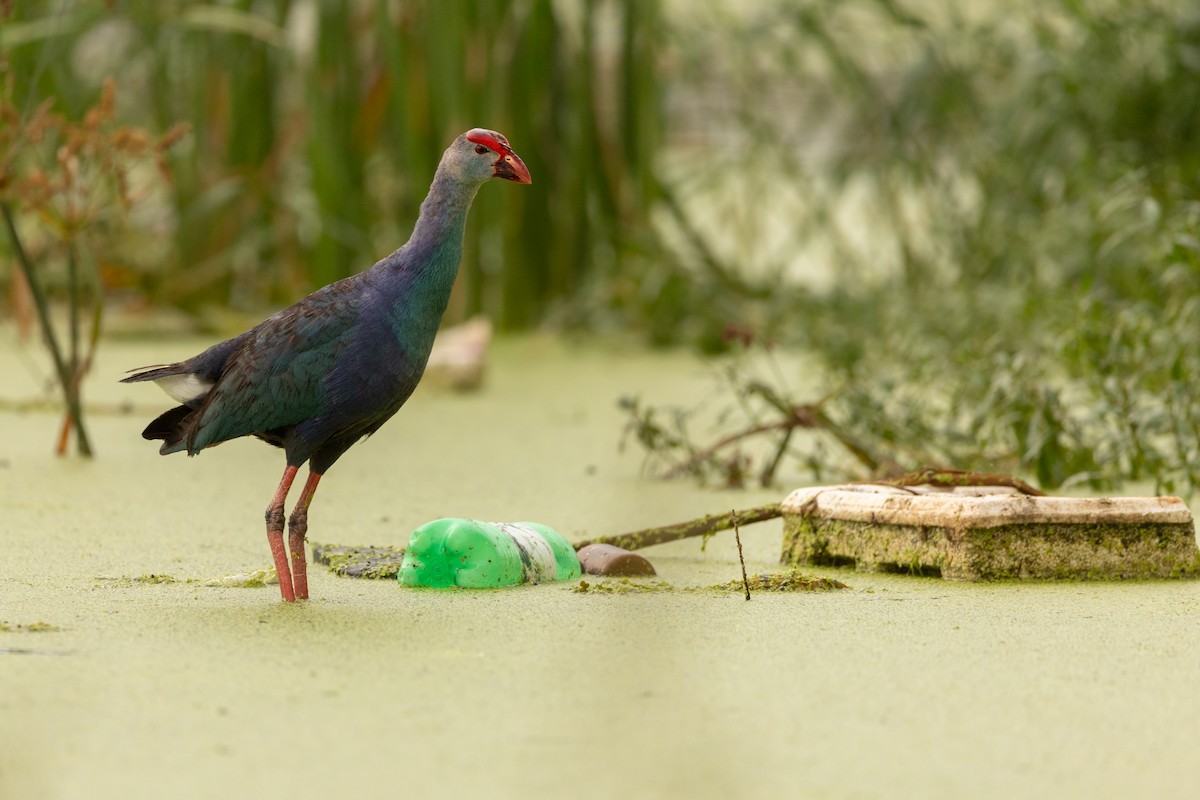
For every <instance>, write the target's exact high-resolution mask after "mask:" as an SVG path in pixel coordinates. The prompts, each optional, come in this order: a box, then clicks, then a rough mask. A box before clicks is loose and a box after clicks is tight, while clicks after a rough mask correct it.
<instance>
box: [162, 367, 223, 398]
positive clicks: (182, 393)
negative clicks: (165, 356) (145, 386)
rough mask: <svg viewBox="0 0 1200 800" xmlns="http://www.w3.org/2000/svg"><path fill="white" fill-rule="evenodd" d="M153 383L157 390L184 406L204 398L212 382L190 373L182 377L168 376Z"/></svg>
mask: <svg viewBox="0 0 1200 800" xmlns="http://www.w3.org/2000/svg"><path fill="white" fill-rule="evenodd" d="M154 382H155V383H156V384H158V388H160V389H162V390H163V391H164V392H166V393H167V394H169V395H170V396H171V397H172V398H174V399H175V400H176V401H177V402H180V403H183V404H185V405H186V404H188V403H191V402H193V401H195V400H199V399H200V398H201V397H204V395H206V394H208V390H209V389H211V388H212V387H213V382H212V381H206V380H204V379H203V378H201V377H200V376H199V375H196V374H195V373H192V372H187V373H184V374H183V375H168V376H167V377H165V378H158V379H157V380H155V381H154Z"/></svg>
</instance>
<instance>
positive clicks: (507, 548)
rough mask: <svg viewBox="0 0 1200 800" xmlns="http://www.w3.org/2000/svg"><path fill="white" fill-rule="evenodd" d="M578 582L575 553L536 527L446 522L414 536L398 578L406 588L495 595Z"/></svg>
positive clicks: (552, 533)
mask: <svg viewBox="0 0 1200 800" xmlns="http://www.w3.org/2000/svg"><path fill="white" fill-rule="evenodd" d="M578 577H579V559H578V558H577V557H576V556H575V549H574V548H573V547H571V544H570V543H569V542H568V541H567V540H566V539H564V538H563V537H562V535H561V534H560V533H558V531H555V530H554V529H552V528H548V527H546V526H545V525H540V524H538V523H536V522H479V521H478V520H473V519H456V518H453V517H447V518H445V519H435V520H434V521H432V522H427V523H425V524H424V525H422V526H421V527H419V528H417V529H416V530H415V531H413V533H412V536H410V537H409V539H408V547H407V548H406V549H405V551H404V560H403V561H402V562H401V564H400V573H399V575H398V578H399V580H400V583H402V584H404V585H405V586H431V587H437V588H445V587H448V586H460V587H462V588H464V589H490V588H493V587H496V586H513V585H515V584H518V583H542V582H544V581H569V580H573V579H575V578H578Z"/></svg>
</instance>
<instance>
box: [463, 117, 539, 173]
mask: <svg viewBox="0 0 1200 800" xmlns="http://www.w3.org/2000/svg"><path fill="white" fill-rule="evenodd" d="M443 163H444V164H445V165H446V166H447V167H449V168H450V170H451V171H452V172H453V173H454V174H455V175H457V176H458V177H459V178H461V179H462V180H464V181H467V182H470V183H483V182H484V181H487V180H490V179H492V178H504V179H505V180H509V181H515V182H516V183H532V182H533V181H532V180H531V179H530V177H529V168H528V167H526V166H525V162H524V161H522V160H521V157H520V156H519V155H517V154H516V153H514V152H513V149H512V147H510V146H509V144H508V139H506V138H505V137H504V136H503V135H501V134H499V133H497V132H496V131H490V130H487V129H486V128H472V129H471V130H469V131H467V132H466V133H464V134H462V135H461V136H459V137H458V138H457V139H455V140H454V143H453V144H451V145H450V147H449V148H448V149H447V150H446V154H445V156H443Z"/></svg>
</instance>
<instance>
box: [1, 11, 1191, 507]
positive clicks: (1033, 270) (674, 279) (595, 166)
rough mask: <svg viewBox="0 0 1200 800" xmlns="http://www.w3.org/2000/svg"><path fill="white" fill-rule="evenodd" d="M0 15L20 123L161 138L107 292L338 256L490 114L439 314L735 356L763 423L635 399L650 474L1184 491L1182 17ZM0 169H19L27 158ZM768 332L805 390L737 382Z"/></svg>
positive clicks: (768, 376)
mask: <svg viewBox="0 0 1200 800" xmlns="http://www.w3.org/2000/svg"><path fill="white" fill-rule="evenodd" d="M5 9H6V10H5V13H6V19H5V20H4V22H3V23H2V27H0V46H2V48H3V56H4V59H5V64H6V67H5V68H6V70H7V77H8V79H9V80H10V81H11V95H12V98H13V107H14V108H16V109H18V110H19V111H21V112H22V113H25V114H27V115H28V114H30V113H32V109H34V108H36V107H37V105H38V103H40V102H41V101H42V100H43V99H45V98H53V100H54V108H55V109H56V110H57V111H58V112H60V113H62V114H64V115H66V116H67V117H69V118H73V119H76V118H81V117H82V116H83V115H85V114H86V113H87V110H88V109H90V108H93V107H94V106H95V104H96V102H97V98H98V97H99V96H100V93H101V90H102V86H103V82H104V80H105V78H108V77H111V78H113V79H114V80H115V83H116V85H117V86H118V87H119V89H118V93H117V100H116V108H115V119H116V120H118V121H120V122H121V123H122V124H127V125H130V126H137V127H139V128H141V129H145V130H147V131H150V132H152V133H153V134H155V135H161V134H164V133H165V132H167V131H169V130H171V129H172V128H173V126H175V125H176V124H177V123H181V122H182V123H187V124H188V125H189V126H190V134H188V135H187V136H185V137H184V138H182V139H181V140H180V141H178V142H176V143H174V144H173V145H172V146H171V147H170V148H169V149H166V150H165V154H164V157H165V160H166V162H167V163H166V167H167V169H166V171H165V173H164V174H165V175H167V177H168V178H169V179H163V180H159V179H157V178H153V179H152V176H151V173H152V172H153V170H151V169H150V168H149V167H146V168H145V169H144V170H143V171H144V172H145V173H146V175H145V176H143V177H145V188H144V191H143V197H142V200H141V202H138V203H137V204H135V205H132V206H131V207H130V208H129V209H128V211H125V212H122V213H121V214H119V215H116V216H115V217H114V218H112V219H104V220H101V221H100V222H99V224H96V225H92V226H90V228H89V232H88V234H87V235H88V237H90V238H89V239H88V245H89V246H88V251H89V252H91V253H92V254H94V264H93V267H94V271H95V275H96V276H97V284H98V285H99V287H100V288H99V289H98V291H100V292H101V293H102V295H103V296H104V297H107V298H109V299H110V301H118V302H121V303H123V304H124V305H125V306H126V307H127V308H128V307H134V306H137V305H139V304H144V305H146V306H149V307H154V308H165V307H169V308H175V309H180V310H182V311H184V312H186V313H187V314H189V315H190V316H191V317H192V318H194V319H196V320H198V321H199V322H200V323H201V324H205V325H210V326H212V325H219V324H221V323H220V320H221V319H222V315H223V314H226V313H227V310H228V309H233V310H234V311H236V312H243V313H245V314H247V315H253V314H257V313H260V312H261V311H262V310H264V309H271V308H274V307H278V306H279V305H280V304H282V303H286V302H290V301H292V300H295V299H297V298H299V297H301V296H302V295H304V294H305V293H307V292H308V291H310V290H312V289H313V288H315V287H317V286H319V285H322V284H324V283H328V282H329V281H332V280H334V279H337V278H339V277H343V276H345V275H347V274H350V273H352V272H356V271H358V270H360V269H361V268H363V267H364V266H366V265H368V264H370V263H372V262H373V261H374V260H375V259H377V258H378V257H380V256H381V255H383V254H385V253H387V252H390V251H391V250H392V249H394V248H395V247H396V246H398V245H399V244H400V243H402V242H403V241H404V239H405V238H406V237H407V234H408V231H409V228H410V226H411V223H412V220H413V219H414V217H415V214H416V210H417V206H418V205H419V203H420V201H421V199H422V198H423V196H424V193H425V190H426V188H427V186H428V183H429V180H430V177H431V175H432V172H433V168H434V166H435V164H436V161H437V158H438V156H439V155H440V153H441V151H442V149H443V148H444V147H445V145H446V143H447V142H448V141H449V140H450V139H451V138H452V137H453V136H454V135H455V134H457V133H458V132H460V131H461V130H464V129H466V128H468V127H471V126H473V125H484V126H488V127H493V128H496V129H497V130H500V131H502V132H504V133H505V134H507V135H508V136H509V138H510V139H511V141H512V142H513V144H514V146H515V148H516V150H517V152H519V153H520V154H521V155H522V157H523V158H524V159H525V161H526V163H527V164H528V165H529V167H530V170H531V172H532V174H533V176H534V184H533V186H531V187H529V191H522V192H508V193H500V192H494V193H493V192H486V191H485V192H483V193H481V195H480V198H479V201H478V203H477V205H476V207H475V210H474V211H473V212H472V217H471V223H470V224H471V228H472V230H471V231H470V232H469V235H468V240H467V242H468V248H469V249H468V252H467V254H466V257H465V260H464V265H463V271H462V275H461V278H460V282H459V285H458V287H457V288H456V294H455V297H454V299H453V301H452V306H451V311H450V319H451V320H456V319H462V318H465V317H467V316H470V315H473V314H476V313H485V314H487V315H488V316H490V317H491V318H493V319H494V320H495V321H496V322H497V323H498V324H499V325H500V326H501V327H502V328H506V329H525V328H529V327H532V326H539V325H540V326H546V327H551V328H554V329H558V330H583V331H595V332H602V333H603V332H613V331H630V330H632V331H635V332H637V333H638V334H640V335H641V336H642V337H643V338H644V340H645V341H647V342H649V343H653V344H658V345H664V344H679V343H683V344H688V345H692V346H695V347H698V348H699V349H700V350H702V351H704V352H706V353H718V352H726V353H729V354H731V355H732V358H731V359H727V360H725V361H723V362H722V364H724V365H725V366H723V367H722V369H723V370H724V371H723V372H722V375H723V376H724V377H723V383H722V389H721V396H722V397H724V398H725V399H726V402H727V406H728V413H721V414H720V415H719V416H720V418H721V420H722V422H721V424H722V425H724V426H725V429H724V432H725V433H726V434H727V433H728V431H729V430H733V431H735V432H736V431H738V430H747V431H748V430H752V429H755V428H763V429H765V430H764V432H763V435H764V436H766V437H767V439H768V441H766V443H764V444H760V445H759V446H758V450H754V449H753V448H750V449H742V445H743V444H746V443H748V442H749V439H750V437H746V438H738V437H735V438H734V440H733V445H732V447H730V448H726V449H724V450H722V449H720V448H717V449H712V452H707V451H708V450H710V449H711V448H709V447H707V446H706V445H705V444H704V442H702V441H699V440H700V439H703V438H704V437H705V436H708V435H709V434H710V433H711V435H712V436H713V437H717V439H718V440H720V439H721V437H719V436H717V433H716V429H715V428H712V429H708V428H706V429H704V430H703V431H700V432H699V433H698V432H697V428H696V425H695V424H692V423H689V418H690V414H691V413H692V411H693V409H661V408H655V407H653V406H652V405H647V404H645V403H641V402H638V401H636V400H631V401H629V402H627V403H626V408H627V409H628V410H629V412H630V422H631V431H632V432H633V434H634V440H635V441H637V442H639V443H640V444H641V445H642V446H644V447H645V448H646V449H647V451H648V452H649V454H650V455H651V456H652V457H653V458H654V459H657V460H659V461H662V462H664V463H665V464H667V465H668V470H671V471H676V472H678V471H679V470H678V469H677V468H679V467H680V466H684V467H686V469H683V470H682V471H683V472H684V473H687V474H696V475H700V476H701V477H704V478H708V479H713V478H714V477H715V478H716V479H718V480H720V481H722V482H725V483H737V482H740V481H742V480H744V479H745V476H746V475H747V474H748V472H747V469H746V462H747V460H748V459H750V458H757V459H758V461H759V466H763V467H766V466H769V465H771V464H772V463H776V462H778V461H779V460H780V459H783V460H786V461H788V462H790V463H792V464H794V465H795V466H796V467H797V469H799V470H807V471H808V472H809V473H811V474H812V475H814V476H816V477H819V478H825V477H829V476H835V477H843V476H847V475H849V476H854V477H863V476H864V475H869V474H877V473H880V472H886V471H890V470H895V469H907V468H912V467H915V466H919V465H925V464H941V465H945V466H953V467H959V468H965V469H986V470H1006V471H1010V470H1011V471H1018V472H1022V473H1026V474H1028V475H1029V476H1031V477H1033V478H1035V479H1036V480H1037V481H1038V482H1039V483H1041V484H1042V485H1044V486H1047V487H1056V486H1063V485H1066V486H1072V485H1084V486H1088V487H1091V488H1094V489H1104V488H1110V487H1113V486H1115V485H1117V484H1119V483H1121V482H1123V481H1148V482H1151V483H1153V485H1155V486H1156V488H1158V489H1160V490H1171V491H1178V492H1185V493H1188V492H1191V491H1194V490H1195V489H1196V488H1197V487H1198V486H1200V419H1198V415H1197V413H1196V411H1195V407H1194V406H1195V398H1196V397H1198V396H1200V191H1198V190H1200V149H1197V147H1196V142H1197V141H1198V140H1200V10H1198V9H1197V8H1196V6H1195V5H1194V4H1193V3H1187V2H1167V1H1166V0H1159V1H1158V2H1138V1H1136V0H1096V1H1095V2H1075V1H1073V0H1057V1H1052V2H1015V3H999V2H996V3H992V2H986V3H935V2H925V1H921V0H907V1H906V2H899V1H897V2H892V1H891V0H753V2H751V1H749V0H745V1H742V2H736V3H735V2H716V3H691V2H683V0H674V1H672V0H657V2H656V1H655V0H557V1H555V0H488V1H486V2H485V0H463V1H462V2H438V1H436V0H423V1H420V0H413V1H412V2H401V1H399V0H347V2H341V3H322V2H316V0H230V1H229V2H218V3H187V2H171V1H170V0H165V1H164V0H160V1H158V2H154V1H152V0H142V1H140V2H137V1H130V2H119V1H118V0H114V2H108V3H105V2H86V1H85V0H78V1H77V2H70V1H69V0H62V1H61V2H48V3H45V4H39V3H15V4H12V3H10V4H7V6H5ZM6 158H7V160H8V163H9V166H8V167H7V171H8V172H9V173H11V174H19V173H20V169H21V167H20V164H21V163H22V162H21V159H25V160H26V161H27V162H29V163H31V164H34V165H36V164H37V163H39V159H40V160H41V161H43V162H45V161H47V160H52V154H47V153H46V152H45V151H44V148H43V149H42V150H39V149H38V147H37V146H36V143H28V142H27V143H26V146H25V148H24V151H22V153H21V154H20V155H19V157H16V158H10V157H6ZM131 176H132V177H131V178H130V180H132V181H135V182H136V181H137V180H138V176H139V173H138V172H137V171H136V170H133V171H132V172H131ZM0 189H2V187H0ZM19 207H20V206H19V204H18V208H19ZM27 216H30V215H27ZM43 216H44V215H43ZM36 217H37V215H31V218H29V219H25V220H24V221H22V222H21V224H22V226H23V228H22V229H23V230H24V231H26V232H27V238H28V240H29V242H30V243H31V249H33V250H34V251H35V254H37V253H38V252H40V253H43V254H45V255H46V256H47V258H45V259H43V261H44V263H45V269H44V270H43V272H44V278H45V283H46V285H47V287H48V291H50V292H51V293H52V294H53V293H58V295H59V296H61V295H62V294H63V293H64V292H66V291H67V287H68V279H67V278H68V271H67V268H66V264H67V260H66V259H64V258H61V257H59V258H55V257H54V255H55V253H56V252H57V251H56V250H55V247H56V244H55V236H54V235H53V232H52V231H51V232H49V233H48V232H47V231H46V230H45V225H44V224H42V223H40V222H39V220H38V219H37V218H36ZM7 247H9V242H7V241H4V242H3V243H0V248H7ZM0 252H3V251H0ZM11 261H12V259H9V258H5V259H4V263H0V280H4V281H11V278H12V276H13V275H14V274H15V272H14V270H13V268H12V266H11V264H10V263H9V262H11ZM14 296H15V295H14ZM777 345H786V346H794V347H797V348H799V349H802V350H803V351H805V352H806V353H808V354H810V355H811V360H810V361H809V362H807V363H808V365H809V366H808V369H810V370H811V372H812V373H813V374H814V375H819V376H820V378H819V380H818V381H817V382H819V383H820V384H821V385H822V386H823V391H822V392H821V394H820V396H819V397H816V398H814V397H796V396H793V393H792V392H791V391H789V389H788V385H789V380H788V379H787V377H786V376H784V377H782V378H781V376H780V368H779V366H778V364H777V363H776V366H775V367H774V368H773V369H770V370H768V371H767V372H766V373H756V372H755V370H756V369H758V368H759V367H758V366H756V365H761V363H762V360H761V359H757V360H756V359H754V358H752V357H751V355H753V354H760V355H761V354H762V353H767V354H768V355H770V353H772V352H773V349H774V348H775V347H776V346H777ZM767 360H768V362H770V361H771V359H770V358H768V359H767ZM772 363H775V362H772ZM790 382H791V383H799V381H790ZM812 383H813V381H808V383H807V385H809V386H811V384H812ZM631 388H633V387H631ZM718 402H720V401H718ZM798 409H799V411H798ZM800 412H803V413H800ZM789 420H790V421H789ZM802 423H803V424H802ZM794 433H795V434H796V435H793V434H794ZM747 447H749V445H748V444H747ZM697 456H699V457H697ZM768 472H769V473H770V474H769V475H768V474H767V473H768ZM759 474H761V475H762V476H763V477H764V479H768V480H769V479H772V478H773V476H774V474H775V470H774V469H771V470H765V469H764V470H763V471H762V473H759Z"/></svg>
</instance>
